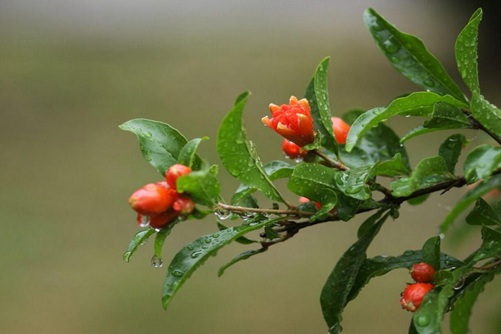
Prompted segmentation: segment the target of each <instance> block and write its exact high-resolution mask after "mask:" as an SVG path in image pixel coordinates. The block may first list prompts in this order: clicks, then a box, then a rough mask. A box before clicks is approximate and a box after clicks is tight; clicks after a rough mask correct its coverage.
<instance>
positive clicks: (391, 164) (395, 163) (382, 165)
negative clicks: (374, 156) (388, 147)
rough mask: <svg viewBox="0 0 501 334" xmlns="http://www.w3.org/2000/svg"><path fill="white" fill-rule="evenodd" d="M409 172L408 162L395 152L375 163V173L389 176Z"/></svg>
mask: <svg viewBox="0 0 501 334" xmlns="http://www.w3.org/2000/svg"><path fill="white" fill-rule="evenodd" d="M410 172H411V170H410V168H409V166H408V162H407V161H404V160H403V159H402V155H401V154H400V153H397V154H396V155H395V156H394V157H393V158H392V159H390V160H385V161H382V162H379V163H377V164H376V165H375V171H374V173H375V175H384V176H389V177H394V176H401V175H409V173H410Z"/></svg>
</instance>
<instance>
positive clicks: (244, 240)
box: [217, 220, 258, 245]
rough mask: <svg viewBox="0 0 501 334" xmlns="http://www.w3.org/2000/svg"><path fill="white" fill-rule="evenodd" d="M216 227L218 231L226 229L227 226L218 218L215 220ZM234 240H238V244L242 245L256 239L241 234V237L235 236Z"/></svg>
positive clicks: (252, 242) (253, 242)
mask: <svg viewBox="0 0 501 334" xmlns="http://www.w3.org/2000/svg"><path fill="white" fill-rule="evenodd" d="M217 228H218V229H219V231H222V230H226V229H227V228H229V227H228V226H226V225H224V224H223V223H221V221H219V220H218V221H217ZM235 242H238V243H239V244H242V245H250V244H255V243H257V242H258V241H256V240H252V239H249V238H247V237H245V236H241V237H238V238H236V239H235Z"/></svg>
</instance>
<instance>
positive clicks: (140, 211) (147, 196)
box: [129, 164, 195, 229]
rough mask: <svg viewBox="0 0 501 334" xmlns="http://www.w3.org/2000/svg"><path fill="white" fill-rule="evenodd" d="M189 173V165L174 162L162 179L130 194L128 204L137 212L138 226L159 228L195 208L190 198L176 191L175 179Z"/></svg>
mask: <svg viewBox="0 0 501 334" xmlns="http://www.w3.org/2000/svg"><path fill="white" fill-rule="evenodd" d="M189 173H191V168H190V167H187V166H184V165H181V164H175V165H173V166H171V167H170V168H169V169H168V170H167V171H166V172H165V180H164V181H160V182H157V183H148V184H147V185H145V186H143V187H141V188H140V189H138V190H136V191H135V192H134V193H133V194H132V195H131V196H130V198H129V204H130V206H131V207H132V209H134V211H136V212H137V223H138V224H139V225H140V226H142V227H146V226H150V227H152V228H155V229H159V228H162V227H164V226H166V225H167V224H169V223H171V222H172V221H174V220H175V219H176V218H178V217H180V216H181V217H182V216H187V215H189V214H190V213H191V212H192V211H193V210H194V209H195V203H194V202H193V201H192V200H191V198H189V197H188V196H187V195H185V194H180V193H178V192H177V180H178V179H179V177H181V176H183V175H187V174H189Z"/></svg>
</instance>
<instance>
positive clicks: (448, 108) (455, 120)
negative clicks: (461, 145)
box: [400, 102, 472, 143]
mask: <svg viewBox="0 0 501 334" xmlns="http://www.w3.org/2000/svg"><path fill="white" fill-rule="evenodd" d="M471 127H472V126H471V124H470V121H469V120H468V118H467V117H466V115H465V114H464V113H463V111H462V110H461V109H459V108H457V107H455V106H453V105H450V104H448V103H445V102H437V103H435V105H434V106H433V113H432V114H431V116H430V119H429V120H427V121H425V122H424V124H423V125H420V126H418V127H416V128H414V129H412V130H411V131H409V132H408V133H407V134H405V135H404V136H403V137H402V139H401V140H400V142H401V143H404V142H406V141H407V140H409V139H411V138H414V137H417V136H420V135H424V134H428V133H431V132H435V131H440V130H448V129H466V128H471Z"/></svg>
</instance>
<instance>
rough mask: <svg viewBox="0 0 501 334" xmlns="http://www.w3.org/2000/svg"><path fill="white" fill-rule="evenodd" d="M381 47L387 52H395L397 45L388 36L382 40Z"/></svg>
mask: <svg viewBox="0 0 501 334" xmlns="http://www.w3.org/2000/svg"><path fill="white" fill-rule="evenodd" d="M383 49H385V50H386V52H388V53H395V52H397V51H398V49H399V46H398V45H397V44H395V42H394V41H393V40H392V38H390V39H387V40H386V41H384V42H383Z"/></svg>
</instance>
